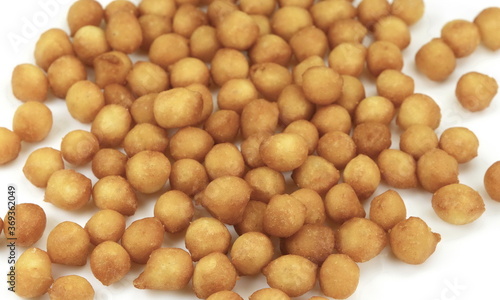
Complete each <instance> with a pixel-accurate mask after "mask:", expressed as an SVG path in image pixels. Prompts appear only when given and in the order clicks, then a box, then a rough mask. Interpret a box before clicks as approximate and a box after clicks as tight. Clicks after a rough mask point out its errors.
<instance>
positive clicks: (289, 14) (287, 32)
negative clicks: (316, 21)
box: [271, 6, 313, 41]
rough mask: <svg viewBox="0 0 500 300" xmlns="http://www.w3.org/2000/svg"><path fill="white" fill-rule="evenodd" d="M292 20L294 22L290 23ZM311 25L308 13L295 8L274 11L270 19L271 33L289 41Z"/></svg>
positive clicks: (302, 9) (311, 21) (288, 7)
mask: <svg viewBox="0 0 500 300" xmlns="http://www.w3.org/2000/svg"><path fill="white" fill-rule="evenodd" d="M290 20H294V22H290ZM311 25H313V20H312V17H311V14H310V13H309V11H307V10H306V9H304V8H301V7H296V6H285V7H281V8H279V9H278V10H276V11H275V12H274V14H273V16H272V17H271V29H272V31H273V32H274V33H275V34H277V35H279V36H281V37H282V38H283V39H285V40H286V41H289V40H290V39H291V38H292V36H293V35H294V34H295V33H296V32H298V31H299V30H301V29H302V28H306V27H309V26H311Z"/></svg>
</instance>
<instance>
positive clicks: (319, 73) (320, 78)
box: [302, 67, 343, 105]
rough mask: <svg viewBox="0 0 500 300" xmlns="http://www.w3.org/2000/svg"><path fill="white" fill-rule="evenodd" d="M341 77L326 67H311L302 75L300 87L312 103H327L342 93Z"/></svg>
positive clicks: (330, 102)
mask: <svg viewBox="0 0 500 300" xmlns="http://www.w3.org/2000/svg"><path fill="white" fill-rule="evenodd" d="M342 84H343V81H342V77H341V76H340V74H338V73H337V72H335V71H334V70H333V69H331V68H328V67H312V68H309V69H307V71H305V72H304V74H303V75H302V89H303V91H304V95H305V96H306V99H307V100H309V101H310V102H312V103H314V104H319V105H328V104H332V103H334V102H335V101H337V100H338V99H339V97H340V95H341V93H342Z"/></svg>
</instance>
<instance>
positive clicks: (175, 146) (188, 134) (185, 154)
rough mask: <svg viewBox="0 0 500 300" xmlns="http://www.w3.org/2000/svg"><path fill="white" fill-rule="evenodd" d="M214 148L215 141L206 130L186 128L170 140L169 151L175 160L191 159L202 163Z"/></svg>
mask: <svg viewBox="0 0 500 300" xmlns="http://www.w3.org/2000/svg"><path fill="white" fill-rule="evenodd" d="M213 146H214V139H213V138H212V136H211V135H210V134H208V132H206V131H205V130H203V129H200V128H197V127H184V128H182V129H179V130H178V131H177V132H176V133H175V134H174V135H173V136H172V138H171V139H170V145H169V150H170V154H171V155H172V157H173V158H174V159H175V160H179V159H183V158H191V159H194V160H197V161H200V162H201V161H203V160H204V159H205V156H206V155H207V153H208V152H209V151H210V150H211V149H212V147H213Z"/></svg>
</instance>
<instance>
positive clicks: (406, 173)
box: [377, 149, 418, 189]
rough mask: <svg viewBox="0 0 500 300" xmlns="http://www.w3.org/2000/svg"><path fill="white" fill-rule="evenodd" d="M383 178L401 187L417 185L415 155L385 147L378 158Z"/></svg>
mask: <svg viewBox="0 0 500 300" xmlns="http://www.w3.org/2000/svg"><path fill="white" fill-rule="evenodd" d="M377 165H378V167H379V169H380V174H381V175H382V179H384V180H385V182H387V184H389V185H390V186H393V187H395V188H399V189H409V188H414V187H417V185H418V179H417V163H416V161H415V159H414V158H413V156H411V155H410V154H408V153H406V152H403V151H401V150H396V149H385V150H384V151H382V152H381V153H380V154H379V156H378V158H377Z"/></svg>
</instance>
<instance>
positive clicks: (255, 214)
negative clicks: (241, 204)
mask: <svg viewBox="0 0 500 300" xmlns="http://www.w3.org/2000/svg"><path fill="white" fill-rule="evenodd" d="M266 207H267V204H266V203H264V202H262V201H256V200H250V201H248V203H247V206H246V207H245V211H244V212H243V218H242V220H241V222H240V223H238V224H235V225H234V229H235V231H236V232H237V233H238V234H239V235H242V234H244V233H247V232H261V233H264V229H263V225H262V223H263V220H264V213H265V211H266Z"/></svg>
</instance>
